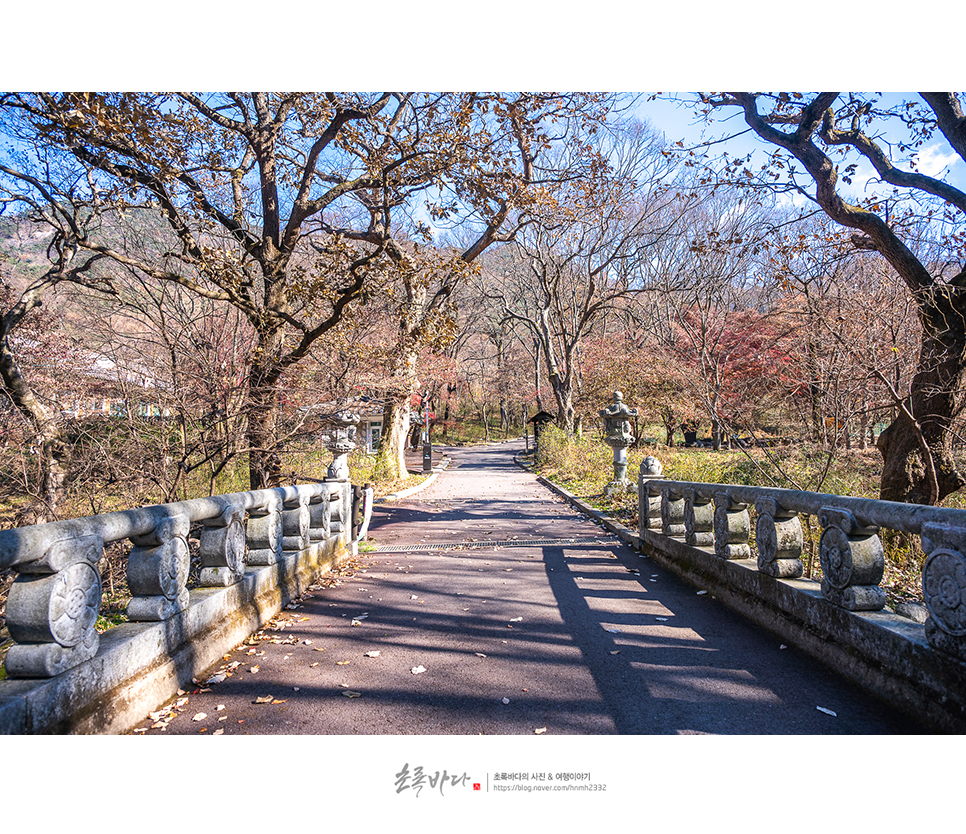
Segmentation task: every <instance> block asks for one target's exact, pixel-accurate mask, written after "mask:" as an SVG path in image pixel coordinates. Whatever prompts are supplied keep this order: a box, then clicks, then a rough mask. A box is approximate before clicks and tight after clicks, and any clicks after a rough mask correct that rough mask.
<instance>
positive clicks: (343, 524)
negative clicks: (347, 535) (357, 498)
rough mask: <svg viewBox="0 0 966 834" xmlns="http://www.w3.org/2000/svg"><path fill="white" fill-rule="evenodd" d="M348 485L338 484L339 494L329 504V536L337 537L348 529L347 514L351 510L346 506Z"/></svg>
mask: <svg viewBox="0 0 966 834" xmlns="http://www.w3.org/2000/svg"><path fill="white" fill-rule="evenodd" d="M349 486H350V485H349V484H348V483H341V484H338V488H339V493H338V496H337V497H336V498H334V499H333V500H331V501H330V502H329V508H330V511H331V512H330V515H329V531H330V535H333V536H338V535H340V534H341V533H343V532H344V531H346V530H347V529H348V524H349V514H350V512H351V508H350V507H349V506H347V493H348V492H349V489H348V488H349Z"/></svg>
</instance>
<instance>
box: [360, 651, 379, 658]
mask: <svg viewBox="0 0 966 834" xmlns="http://www.w3.org/2000/svg"><path fill="white" fill-rule="evenodd" d="M363 657H379V652H378V651H371V652H366V653H365V654H364V655H363Z"/></svg>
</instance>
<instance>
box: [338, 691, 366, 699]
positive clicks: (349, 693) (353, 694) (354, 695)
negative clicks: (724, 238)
mask: <svg viewBox="0 0 966 834" xmlns="http://www.w3.org/2000/svg"><path fill="white" fill-rule="evenodd" d="M342 694H343V695H345V697H346V698H361V697H362V693H361V692H354V691H353V690H351V689H343V690H342Z"/></svg>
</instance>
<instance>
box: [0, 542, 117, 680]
mask: <svg viewBox="0 0 966 834" xmlns="http://www.w3.org/2000/svg"><path fill="white" fill-rule="evenodd" d="M103 549H104V542H103V540H102V539H101V538H100V537H98V536H83V537H80V538H69V539H64V540H61V541H57V542H54V543H53V544H51V545H50V546H49V547H48V549H47V551H46V552H45V553H44V555H43V556H42V557H41V558H40V559H38V560H37V561H34V562H29V563H27V564H23V565H19V566H18V568H17V570H18V572H19V575H18V576H17V578H16V580H15V581H14V583H13V585H11V586H10V591H9V592H8V595H7V609H6V620H7V629H8V630H9V632H10V636H11V638H13V640H15V641H16V645H14V646H11V648H10V650H9V651H8V652H7V657H6V662H5V667H6V670H7V674H8V675H9V676H10V677H11V678H49V677H53V676H54V675H59V674H60V673H61V672H63V671H66V670H67V669H70V668H72V667H74V666H78V665H80V664H81V663H84V662H85V661H87V660H90V659H91V658H92V657H94V655H95V654H97V647H98V644H99V638H98V635H97V630H96V628H95V625H96V623H97V616H98V612H99V611H100V605H101V574H100V572H99V571H98V569H97V563H98V562H99V561H100V558H101V554H102V552H103Z"/></svg>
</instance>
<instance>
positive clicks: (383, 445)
mask: <svg viewBox="0 0 966 834" xmlns="http://www.w3.org/2000/svg"><path fill="white" fill-rule="evenodd" d="M408 437H409V396H408V395H407V396H400V395H397V396H395V397H394V396H387V397H386V400H385V405H384V406H383V412H382V439H381V441H380V443H379V452H378V453H377V455H376V464H375V467H374V469H373V477H374V478H375V479H376V480H383V479H385V480H396V479H399V478H405V477H407V476H408V474H409V469H408V468H407V466H406V440H407V439H408Z"/></svg>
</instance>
